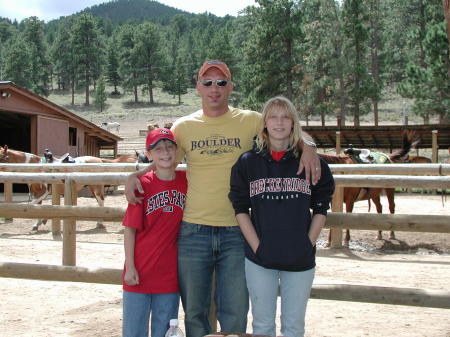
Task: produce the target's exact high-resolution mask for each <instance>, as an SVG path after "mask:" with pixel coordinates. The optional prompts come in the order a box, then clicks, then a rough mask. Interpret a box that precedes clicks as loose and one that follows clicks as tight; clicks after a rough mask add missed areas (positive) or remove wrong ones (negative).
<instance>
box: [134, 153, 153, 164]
mask: <svg viewBox="0 0 450 337" xmlns="http://www.w3.org/2000/svg"><path fill="white" fill-rule="evenodd" d="M135 152H136V157H137V162H138V163H149V162H150V161H149V160H148V158H147V156H146V155H145V154H144V153H140V152H138V151H136V150H135Z"/></svg>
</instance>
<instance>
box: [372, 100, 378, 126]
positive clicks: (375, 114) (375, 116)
mask: <svg viewBox="0 0 450 337" xmlns="http://www.w3.org/2000/svg"><path fill="white" fill-rule="evenodd" d="M372 104H373V121H374V124H375V126H378V101H376V100H372Z"/></svg>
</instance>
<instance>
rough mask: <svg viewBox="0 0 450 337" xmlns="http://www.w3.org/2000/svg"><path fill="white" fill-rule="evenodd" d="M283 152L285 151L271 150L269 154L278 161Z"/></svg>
mask: <svg viewBox="0 0 450 337" xmlns="http://www.w3.org/2000/svg"><path fill="white" fill-rule="evenodd" d="M285 153H286V151H280V152H276V151H272V152H271V155H272V158H273V160H275V161H280V160H281V158H283V156H284V154H285Z"/></svg>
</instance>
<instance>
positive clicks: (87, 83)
mask: <svg viewBox="0 0 450 337" xmlns="http://www.w3.org/2000/svg"><path fill="white" fill-rule="evenodd" d="M84 80H85V81H86V90H85V91H86V102H85V103H84V105H86V106H89V71H86V73H85V78H84Z"/></svg>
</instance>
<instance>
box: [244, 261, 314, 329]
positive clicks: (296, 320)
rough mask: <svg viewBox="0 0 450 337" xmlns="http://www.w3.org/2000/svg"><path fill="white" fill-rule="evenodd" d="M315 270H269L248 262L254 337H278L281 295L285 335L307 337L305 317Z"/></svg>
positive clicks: (246, 265)
mask: <svg viewBox="0 0 450 337" xmlns="http://www.w3.org/2000/svg"><path fill="white" fill-rule="evenodd" d="M314 273H315V268H313V269H309V270H306V271H298V272H292V271H282V270H276V269H266V268H264V267H261V266H259V265H257V264H255V263H253V262H252V261H250V260H248V259H245V275H246V279H247V287H248V292H249V294H250V303H251V306H252V315H253V334H256V335H269V336H276V329H275V315H276V310H277V297H278V291H279V292H280V296H281V318H280V321H281V335H283V336H289V337H303V336H304V334H305V313H306V304H307V303H308V299H309V295H310V293H311V287H312V283H313V280H314Z"/></svg>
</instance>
